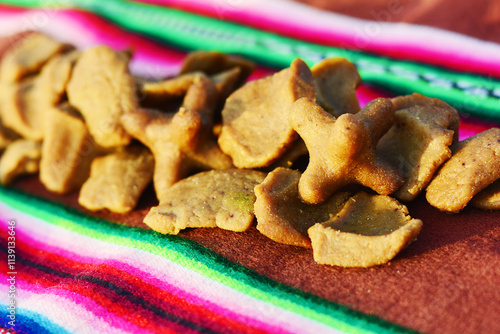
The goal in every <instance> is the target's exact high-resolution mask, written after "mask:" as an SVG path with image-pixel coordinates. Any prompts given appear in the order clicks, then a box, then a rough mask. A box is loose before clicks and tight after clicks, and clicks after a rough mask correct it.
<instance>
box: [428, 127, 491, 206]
mask: <svg viewBox="0 0 500 334" xmlns="http://www.w3.org/2000/svg"><path fill="white" fill-rule="evenodd" d="M451 151H452V156H451V158H450V159H449V160H448V161H447V162H446V163H445V164H444V165H443V166H442V167H441V169H440V170H439V171H438V172H437V174H436V176H435V177H434V179H433V180H432V181H431V183H430V184H429V186H428V187H427V189H426V190H427V194H426V198H427V201H428V202H429V203H430V204H431V205H432V206H434V207H436V208H438V209H439V210H441V211H447V212H452V213H456V212H459V211H460V210H462V209H463V208H464V207H465V206H466V205H467V203H469V201H470V200H471V199H472V197H474V195H476V194H477V193H479V192H480V191H481V190H483V189H484V188H486V187H487V186H488V185H490V184H491V183H493V182H494V181H496V180H497V179H499V178H500V129H498V128H492V129H489V130H486V131H484V132H481V133H479V134H477V135H475V136H472V137H470V138H467V139H465V140H463V141H461V142H459V143H457V144H453V145H452V146H451Z"/></svg>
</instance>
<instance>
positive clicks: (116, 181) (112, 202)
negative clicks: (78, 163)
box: [78, 146, 154, 213]
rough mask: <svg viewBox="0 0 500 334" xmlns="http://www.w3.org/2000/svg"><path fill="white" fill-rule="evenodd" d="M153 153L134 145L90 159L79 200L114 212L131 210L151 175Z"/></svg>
mask: <svg viewBox="0 0 500 334" xmlns="http://www.w3.org/2000/svg"><path fill="white" fill-rule="evenodd" d="M153 168H154V159H153V155H152V154H151V152H149V150H148V149H147V148H145V147H139V146H133V147H127V148H124V149H123V150H121V151H118V152H115V153H111V154H108V155H105V156H102V157H98V158H95V159H94V160H93V161H92V167H91V172H90V178H88V180H87V181H86V182H85V183H84V184H83V186H82V188H81V190H80V196H79V197H78V203H79V204H80V205H81V206H83V207H85V208H87V209H89V210H93V211H95V210H101V209H108V210H110V211H113V212H117V213H126V212H129V211H131V210H133V209H134V208H135V207H136V205H137V202H138V201H139V198H140V196H141V194H142V192H143V191H144V189H145V188H146V187H147V185H148V184H149V183H150V182H151V180H152V177H153Z"/></svg>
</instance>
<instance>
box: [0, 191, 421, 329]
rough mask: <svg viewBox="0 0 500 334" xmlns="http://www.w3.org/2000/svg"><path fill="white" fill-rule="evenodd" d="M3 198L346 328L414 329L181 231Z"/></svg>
mask: <svg viewBox="0 0 500 334" xmlns="http://www.w3.org/2000/svg"><path fill="white" fill-rule="evenodd" d="M0 202H2V203H5V204H7V205H9V206H10V207H12V208H14V209H15V210H18V211H20V212H23V213H25V214H28V215H31V216H33V217H37V218H39V219H42V220H44V221H46V222H48V223H50V224H53V225H56V226H58V227H61V228H64V229H67V230H71V231H73V232H76V233H79V234H82V235H85V236H88V237H91V238H94V239H98V240H101V241H104V242H107V243H111V244H116V245H121V246H126V247H131V248H135V249H139V250H142V251H146V252H149V253H152V254H156V255H159V256H162V257H164V258H166V259H169V260H171V261H174V262H176V263H178V264H180V265H182V266H183V267H186V268H189V269H190V270H193V271H195V272H198V273H199V274H201V275H203V276H205V277H208V278H210V279H212V280H214V281H217V282H219V283H222V284H224V285H226V286H229V287H231V288H233V289H235V290H238V291H240V292H242V293H244V294H247V295H249V296H252V297H254V298H257V299H260V300H262V301H264V302H267V303H270V304H273V305H275V306H278V307H280V308H283V309H285V310H288V311H291V312H294V313H297V314H300V315H302V316H305V317H307V318H310V319H313V320H316V321H319V322H322V323H324V324H325V325H328V326H331V327H333V328H336V329H339V330H342V331H344V332H347V333H412V332H411V331H410V330H407V329H405V328H402V327H399V326H397V325H394V324H392V323H389V322H386V321H384V320H381V319H379V318H377V317H374V316H369V315H365V314H363V313H360V312H357V311H353V310H351V309H349V308H347V307H345V306H342V305H339V304H335V303H332V302H329V301H327V300H325V299H322V298H319V297H317V296H314V295H311V294H307V293H305V292H303V291H300V290H298V289H295V288H292V287H289V286H286V285H284V284H281V283H278V282H275V281H273V280H270V279H268V278H266V277H264V276H261V275H259V274H257V273H255V272H254V271H251V270H249V269H247V268H245V267H243V266H241V265H238V264H236V263H234V262H230V261H228V260H227V259H225V258H224V257H222V256H220V255H218V254H216V253H214V252H212V251H210V250H209V249H207V248H204V247H202V246H200V245H199V244H197V243H195V242H192V241H189V240H186V239H183V238H182V237H179V236H170V235H161V234H159V233H156V232H154V231H151V230H145V229H141V228H132V227H127V226H123V225H119V224H116V223H112V222H108V221H105V220H102V219H99V218H95V217H91V216H88V215H86V214H84V213H82V212H80V211H77V210H75V209H73V208H70V207H67V206H64V205H62V204H60V203H57V202H53V201H49V200H46V199H43V198H39V197H36V196H33V195H30V194H27V193H24V192H22V191H19V190H16V189H13V188H5V187H0Z"/></svg>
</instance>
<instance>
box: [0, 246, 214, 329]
mask: <svg viewBox="0 0 500 334" xmlns="http://www.w3.org/2000/svg"><path fill="white" fill-rule="evenodd" d="M0 240H1V241H4V240H5V239H4V238H2V237H0ZM0 244H2V246H5V245H4V242H0ZM0 251H1V252H3V253H5V254H7V248H5V247H0ZM16 263H19V264H23V265H25V266H29V267H33V268H36V269H38V270H40V271H42V272H44V273H47V274H51V275H55V276H58V277H61V278H70V279H80V280H83V281H86V282H89V283H94V284H97V285H100V286H102V287H103V288H106V289H108V290H111V291H113V292H115V293H117V294H119V295H120V296H123V297H125V298H126V299H127V300H128V301H130V302H132V303H134V304H136V305H139V306H141V307H142V308H144V309H146V310H148V311H150V312H152V313H154V314H155V315H157V316H159V317H161V318H163V319H165V320H168V321H171V322H174V323H177V324H179V325H181V326H184V327H186V328H189V329H191V330H195V331H198V332H200V333H210V334H216V333H219V332H217V331H214V330H212V329H210V328H207V327H205V326H202V325H199V324H197V323H194V322H192V321H190V320H187V319H184V318H181V317H178V316H176V315H175V314H170V313H168V312H167V311H165V310H163V309H161V308H159V307H157V306H155V305H152V304H150V303H149V302H147V301H146V300H144V299H143V298H140V297H138V296H136V295H134V294H133V293H132V292H130V291H128V290H126V289H124V288H122V287H119V286H117V285H116V284H113V283H111V282H108V281H106V280H103V279H100V278H98V277H94V276H89V275H76V276H75V275H72V274H69V273H66V272H62V271H59V270H55V269H52V268H50V267H47V266H45V265H43V264H40V263H36V262H33V261H30V260H28V259H26V258H24V257H22V256H20V255H19V252H16Z"/></svg>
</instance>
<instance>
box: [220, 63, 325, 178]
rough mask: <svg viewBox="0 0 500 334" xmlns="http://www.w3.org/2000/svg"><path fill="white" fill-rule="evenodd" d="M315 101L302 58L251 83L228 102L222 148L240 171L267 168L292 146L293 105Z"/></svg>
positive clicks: (223, 113) (306, 68)
mask: <svg viewBox="0 0 500 334" xmlns="http://www.w3.org/2000/svg"><path fill="white" fill-rule="evenodd" d="M301 97H308V98H310V99H315V92H314V82H313V79H312V75H311V71H310V70H309V67H307V65H306V64H305V63H304V62H303V61H302V60H300V59H296V60H294V61H293V62H292V64H291V65H290V67H289V68H287V69H285V70H282V71H281V72H279V73H276V74H274V75H272V76H270V77H267V78H263V79H259V80H255V81H251V82H248V83H246V84H245V85H244V86H243V87H241V88H239V89H238V90H236V91H235V92H234V93H233V94H231V96H229V97H228V99H227V100H226V105H225V106H224V109H223V110H222V132H221V134H220V136H219V145H220V147H221V149H222V151H224V152H225V153H226V154H228V155H230V156H231V157H232V158H233V162H234V165H235V166H237V167H239V168H256V167H266V166H269V165H270V164H271V163H273V162H274V161H275V160H276V159H278V158H279V157H280V155H281V154H283V153H284V152H285V151H286V150H287V149H288V147H290V146H291V145H292V143H293V142H294V140H295V139H296V137H297V134H296V133H295V131H294V130H293V129H292V127H291V126H290V124H289V123H288V122H287V119H288V114H289V112H290V106H291V105H292V103H293V102H295V101H296V100H297V99H299V98H301Z"/></svg>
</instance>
